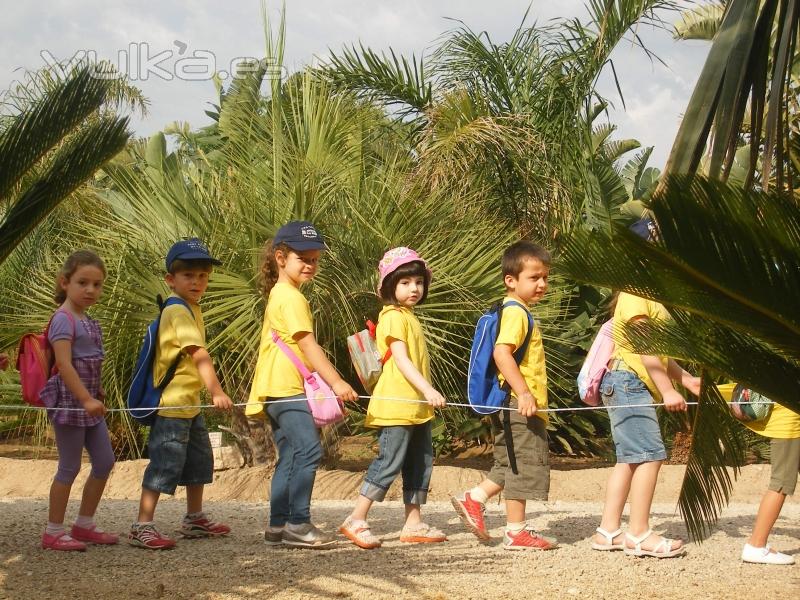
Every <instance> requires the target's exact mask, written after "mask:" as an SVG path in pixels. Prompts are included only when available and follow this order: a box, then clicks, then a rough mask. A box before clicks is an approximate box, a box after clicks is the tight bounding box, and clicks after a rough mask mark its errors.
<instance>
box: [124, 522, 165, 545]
mask: <svg viewBox="0 0 800 600" xmlns="http://www.w3.org/2000/svg"><path fill="white" fill-rule="evenodd" d="M128 543H129V544H130V545H131V546H136V547H137V548H147V549H148V550H169V549H170V548H174V547H175V540H173V539H172V538H168V537H167V536H165V535H163V534H161V533H160V532H159V531H158V529H156V526H155V525H153V524H151V523H148V524H146V525H140V524H138V523H134V524H133V525H132V526H131V531H130V533H129V534H128Z"/></svg>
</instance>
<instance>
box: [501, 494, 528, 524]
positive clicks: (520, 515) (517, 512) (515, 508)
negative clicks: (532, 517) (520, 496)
mask: <svg viewBox="0 0 800 600" xmlns="http://www.w3.org/2000/svg"><path fill="white" fill-rule="evenodd" d="M525 505H526V501H525V500H510V499H509V500H506V521H508V522H509V523H524V522H525Z"/></svg>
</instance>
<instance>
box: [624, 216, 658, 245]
mask: <svg viewBox="0 0 800 600" xmlns="http://www.w3.org/2000/svg"><path fill="white" fill-rule="evenodd" d="M628 229H630V230H631V231H632V232H633V233H635V234H636V235H638V236H639V237H640V238H642V239H643V240H647V241H648V242H649V241H652V240H654V239H655V237H656V224H655V223H654V222H653V219H651V218H649V217H644V218H643V219H639V220H638V221H636V222H635V223H633V224H632V225H631V226H630V227H628Z"/></svg>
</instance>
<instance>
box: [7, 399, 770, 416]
mask: <svg viewBox="0 0 800 600" xmlns="http://www.w3.org/2000/svg"><path fill="white" fill-rule="evenodd" d="M331 397H332V396H327V397H325V398H326V399H327V398H331ZM359 398H362V399H371V398H373V396H359ZM375 398H376V399H378V400H388V401H390V402H407V403H414V404H428V401H427V400H419V399H417V398H394V397H391V396H375ZM307 401H308V400H307V398H306V397H305V396H304V397H302V398H285V399H282V400H269V401H268V402H267V404H284V403H289V402H307ZM248 404H249V403H248V402H237V403H234V404H233V406H239V407H242V406H247V405H248ZM698 404H700V403H699V402H687V403H686V405H687V406H697V405H698ZM737 404H774V402H763V401H755V402H754V401H748V402H737ZM651 406H664V404H663V402H650V403H647V404H625V405H620V406H567V407H562V408H538V409H537V410H536V412H537V413H558V412H579V411H585V410H607V409H616V408H648V407H651ZM451 407H464V408H479V409H484V410H490V411H495V410H507V411H510V412H513V411H516V410H517V409H516V408H512V407H507V406H500V407H497V406H483V405H473V404H469V403H465V402H448V403H447V404H446V405H445V406H443V407H442V408H451ZM197 408H199V409H207V408H216V407H215V406H214V405H213V404H192V405H185V406H157V407H155V408H128V407H122V408H107V409H106V413H115V412H129V413H135V412H152V411H159V410H190V409H197ZM20 410H51V411H63V412H76V411H83V410H84V409H83V408H71V407H63V408H61V407H56V408H47V407H46V406H33V405H30V404H25V405H19V404H6V405H0V411H20Z"/></svg>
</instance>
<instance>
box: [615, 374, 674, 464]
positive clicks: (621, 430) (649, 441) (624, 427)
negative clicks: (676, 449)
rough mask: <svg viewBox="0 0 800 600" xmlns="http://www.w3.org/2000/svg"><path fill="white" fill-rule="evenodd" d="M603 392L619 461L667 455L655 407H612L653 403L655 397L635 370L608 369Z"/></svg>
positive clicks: (629, 461)
mask: <svg viewBox="0 0 800 600" xmlns="http://www.w3.org/2000/svg"><path fill="white" fill-rule="evenodd" d="M600 395H601V397H602V398H603V404H604V405H605V406H606V407H608V415H609V419H610V420H611V435H612V437H613V438H614V448H615V450H616V454H617V462H620V463H630V464H639V463H645V462H653V461H657V460H664V459H666V458H667V451H666V449H665V448H664V441H663V440H662V439H661V429H660V428H659V427H658V416H657V415H656V407H655V406H643V407H639V408H612V407H618V406H619V407H625V406H629V405H633V404H652V402H653V396H651V395H650V391H649V390H648V389H647V386H646V385H645V384H644V382H643V381H642V380H641V379H639V376H638V375H636V373H634V372H632V371H608V372H607V373H606V374H605V375H604V376H603V381H602V382H601V383H600Z"/></svg>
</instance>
